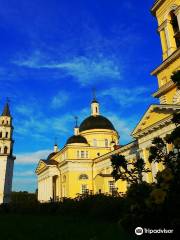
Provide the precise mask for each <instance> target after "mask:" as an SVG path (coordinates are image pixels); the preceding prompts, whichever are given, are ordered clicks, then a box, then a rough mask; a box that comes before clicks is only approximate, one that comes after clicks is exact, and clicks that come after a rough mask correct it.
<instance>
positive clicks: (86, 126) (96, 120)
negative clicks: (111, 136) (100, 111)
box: [79, 115, 116, 132]
mask: <svg viewBox="0 0 180 240" xmlns="http://www.w3.org/2000/svg"><path fill="white" fill-rule="evenodd" d="M90 129H110V130H114V131H116V130H115V128H114V126H113V124H112V123H111V122H110V121H109V120H108V119H107V118H105V117H103V116H101V115H98V116H90V117H88V118H86V119H85V120H84V121H83V122H82V123H81V125H80V127H79V131H80V132H82V131H85V130H90Z"/></svg>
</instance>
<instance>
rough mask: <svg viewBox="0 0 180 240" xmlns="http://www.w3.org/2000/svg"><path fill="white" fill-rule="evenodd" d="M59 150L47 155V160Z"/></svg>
mask: <svg viewBox="0 0 180 240" xmlns="http://www.w3.org/2000/svg"><path fill="white" fill-rule="evenodd" d="M56 153H57V152H52V153H50V154H49V156H48V157H47V160H49V159H51V158H52V157H53V156H54V155H55V154H56Z"/></svg>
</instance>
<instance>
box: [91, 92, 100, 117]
mask: <svg viewBox="0 0 180 240" xmlns="http://www.w3.org/2000/svg"><path fill="white" fill-rule="evenodd" d="M92 93H93V100H92V102H91V115H92V116H97V115H99V102H98V101H97V99H96V89H95V88H93V89H92Z"/></svg>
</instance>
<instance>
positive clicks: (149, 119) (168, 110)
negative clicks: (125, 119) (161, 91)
mask: <svg viewBox="0 0 180 240" xmlns="http://www.w3.org/2000/svg"><path fill="white" fill-rule="evenodd" d="M176 111H180V105H175V104H159V105H151V106H150V107H149V108H148V110H147V111H146V113H145V114H144V115H143V117H142V118H141V120H140V121H139V123H138V124H137V126H136V127H135V129H134V130H133V132H132V134H131V135H132V136H133V137H136V135H137V134H139V133H140V132H142V131H144V130H145V129H147V128H149V127H151V126H152V125H154V124H156V123H158V122H160V121H162V120H163V119H166V118H168V117H169V116H170V115H172V114H173V113H174V112H176Z"/></svg>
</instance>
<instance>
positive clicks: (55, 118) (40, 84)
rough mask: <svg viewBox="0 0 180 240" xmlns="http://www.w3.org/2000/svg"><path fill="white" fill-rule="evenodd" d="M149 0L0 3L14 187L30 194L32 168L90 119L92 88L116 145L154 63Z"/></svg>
mask: <svg viewBox="0 0 180 240" xmlns="http://www.w3.org/2000/svg"><path fill="white" fill-rule="evenodd" d="M152 3H153V0H147V1H136V0H127V1H125V0H122V1H119V0H86V1H84V0H46V1H44V0H0V34H1V38H0V53H1V54H0V92H1V101H0V104H1V107H3V105H4V102H5V100H6V97H9V98H10V105H11V111H12V114H13V118H14V119H13V120H14V127H15V131H14V139H15V148H14V154H15V155H16V156H17V160H16V162H15V169H14V179H13V189H14V190H28V191H35V189H36V178H35V175H34V169H35V167H36V164H37V162H38V160H39V159H40V158H44V157H46V156H47V154H48V153H49V152H50V151H51V150H52V148H53V144H54V138H55V137H56V138H57V139H58V144H59V146H60V147H62V146H63V145H64V143H65V142H66V139H67V138H68V136H70V135H72V132H73V126H74V119H73V116H74V115H77V116H78V117H79V122H81V121H82V120H83V119H84V118H85V117H86V116H88V115H89V114H90V102H91V99H92V88H94V87H95V88H96V92H97V98H98V100H99V102H100V104H101V108H100V111H101V113H102V114H103V115H105V116H107V117H108V118H109V119H110V120H111V121H112V122H113V123H114V126H115V127H116V129H117V130H118V131H119V134H120V136H121V144H125V143H128V142H129V141H131V137H130V133H131V131H132V129H133V128H134V127H135V125H136V124H137V122H138V121H139V119H140V117H141V116H142V115H143V113H144V112H145V111H146V109H147V107H148V106H149V105H150V104H152V103H156V100H155V99H153V98H152V97H151V94H152V93H153V92H154V91H155V90H156V89H157V81H156V79H155V78H154V77H151V76H150V72H151V71H152V70H153V69H154V68H155V67H156V66H157V65H158V64H159V63H160V62H161V47H160V40H159V36H158V34H157V33H156V28H157V23H156V20H155V18H154V17H153V16H152V15H151V13H150V7H151V6H152Z"/></svg>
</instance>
